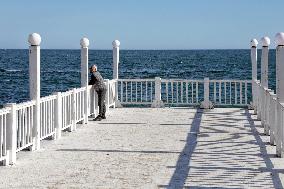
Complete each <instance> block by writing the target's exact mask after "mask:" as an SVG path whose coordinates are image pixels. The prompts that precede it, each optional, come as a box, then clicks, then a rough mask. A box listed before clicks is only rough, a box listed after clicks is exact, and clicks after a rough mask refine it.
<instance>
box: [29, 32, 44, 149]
mask: <svg viewBox="0 0 284 189" xmlns="http://www.w3.org/2000/svg"><path fill="white" fill-rule="evenodd" d="M28 41H29V43H30V48H29V87H30V99H31V100H34V101H35V102H36V105H35V111H34V114H33V119H34V120H33V125H34V128H33V146H32V150H38V149H40V46H39V45H40V43H41V37H40V35H39V34H37V33H33V34H30V35H29V39H28Z"/></svg>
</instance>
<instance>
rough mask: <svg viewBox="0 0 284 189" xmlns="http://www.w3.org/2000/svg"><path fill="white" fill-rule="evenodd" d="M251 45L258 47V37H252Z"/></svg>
mask: <svg viewBox="0 0 284 189" xmlns="http://www.w3.org/2000/svg"><path fill="white" fill-rule="evenodd" d="M250 45H251V46H252V47H256V46H257V45H258V41H257V40H256V39H252V40H251V41H250Z"/></svg>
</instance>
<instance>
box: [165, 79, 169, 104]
mask: <svg viewBox="0 0 284 189" xmlns="http://www.w3.org/2000/svg"><path fill="white" fill-rule="evenodd" d="M166 95H167V104H168V103H169V86H168V81H166Z"/></svg>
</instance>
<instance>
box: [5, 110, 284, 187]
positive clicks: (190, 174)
mask: <svg viewBox="0 0 284 189" xmlns="http://www.w3.org/2000/svg"><path fill="white" fill-rule="evenodd" d="M251 113H252V112H250V111H248V110H245V109H239V108H226V109H221V108H216V109H213V110H204V111H203V110H197V109H190V108H160V109H158V108H118V109H110V113H109V115H108V118H107V119H106V120H103V121H101V122H94V121H90V122H89V124H88V125H80V124H79V125H78V126H77V130H76V131H75V132H64V133H63V136H62V138H61V139H59V140H56V141H53V140H44V141H42V148H41V149H40V150H38V151H33V152H30V151H21V152H19V153H18V154H17V158H18V159H17V164H16V165H14V166H3V167H0V175H1V177H0V188H50V189H51V188H145V189H148V188H150V189H151V188H175V189H176V188H177V189H179V188H202V189H205V188H223V189H225V188H282V183H281V180H283V178H284V159H283V158H277V157H275V155H274V154H275V146H271V145H269V144H268V141H269V136H264V135H263V134H262V133H263V127H261V125H260V124H261V123H260V121H257V120H256V115H252V114H251Z"/></svg>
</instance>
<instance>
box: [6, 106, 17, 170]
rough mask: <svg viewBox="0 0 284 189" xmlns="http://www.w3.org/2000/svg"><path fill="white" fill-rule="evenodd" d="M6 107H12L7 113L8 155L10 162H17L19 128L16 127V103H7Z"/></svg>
mask: <svg viewBox="0 0 284 189" xmlns="http://www.w3.org/2000/svg"><path fill="white" fill-rule="evenodd" d="M5 107H7V108H11V112H10V113H9V114H8V115H7V155H8V158H9V164H11V165H12V164H15V163H16V159H17V158H16V150H17V128H16V119H17V117H16V113H17V112H16V104H15V103H10V104H6V105H5Z"/></svg>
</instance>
